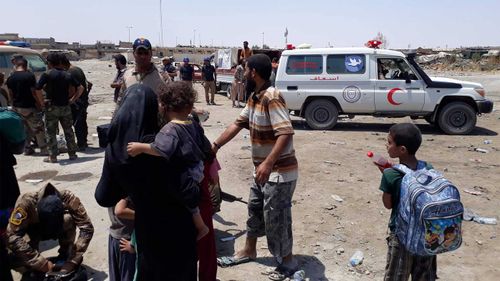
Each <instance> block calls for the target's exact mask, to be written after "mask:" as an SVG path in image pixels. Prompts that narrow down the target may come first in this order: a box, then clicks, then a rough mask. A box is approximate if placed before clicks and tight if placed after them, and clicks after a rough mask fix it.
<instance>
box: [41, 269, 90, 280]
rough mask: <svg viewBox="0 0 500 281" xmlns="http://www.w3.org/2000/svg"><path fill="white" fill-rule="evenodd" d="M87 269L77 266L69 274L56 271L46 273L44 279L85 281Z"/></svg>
mask: <svg viewBox="0 0 500 281" xmlns="http://www.w3.org/2000/svg"><path fill="white" fill-rule="evenodd" d="M87 280H88V276H87V270H86V269H85V267H83V266H79V267H78V268H77V269H76V270H75V271H73V272H71V273H69V274H61V275H59V274H57V272H52V273H47V274H46V275H45V279H44V281H87Z"/></svg>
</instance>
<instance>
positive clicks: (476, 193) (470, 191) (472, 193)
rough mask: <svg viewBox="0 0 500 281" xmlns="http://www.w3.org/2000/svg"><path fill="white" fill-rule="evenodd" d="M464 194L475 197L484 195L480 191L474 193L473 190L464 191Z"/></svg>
mask: <svg viewBox="0 0 500 281" xmlns="http://www.w3.org/2000/svg"><path fill="white" fill-rule="evenodd" d="M464 192H465V193H469V194H471V195H475V196H479V195H481V194H483V193H482V192H480V191H472V190H468V189H464Z"/></svg>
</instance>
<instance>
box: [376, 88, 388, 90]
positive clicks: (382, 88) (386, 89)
mask: <svg viewBox="0 0 500 281" xmlns="http://www.w3.org/2000/svg"><path fill="white" fill-rule="evenodd" d="M378 88H379V89H380V90H387V87H378Z"/></svg>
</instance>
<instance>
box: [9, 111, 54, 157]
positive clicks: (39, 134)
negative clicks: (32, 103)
mask: <svg viewBox="0 0 500 281" xmlns="http://www.w3.org/2000/svg"><path fill="white" fill-rule="evenodd" d="M14 111H15V112H17V113H19V115H21V116H22V118H23V121H24V128H25V130H26V144H25V146H24V147H25V148H28V147H29V146H30V143H31V140H33V138H35V139H36V142H37V144H38V147H40V148H41V149H44V148H45V147H46V146H47V143H46V142H45V124H44V123H43V112H41V111H40V110H38V109H36V108H21V107H14Z"/></svg>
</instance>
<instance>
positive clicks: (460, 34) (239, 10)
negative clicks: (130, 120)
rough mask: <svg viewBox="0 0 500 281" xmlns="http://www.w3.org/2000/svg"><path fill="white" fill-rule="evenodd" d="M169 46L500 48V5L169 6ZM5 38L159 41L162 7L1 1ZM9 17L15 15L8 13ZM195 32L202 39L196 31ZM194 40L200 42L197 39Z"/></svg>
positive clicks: (168, 2)
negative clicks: (376, 42)
mask: <svg viewBox="0 0 500 281" xmlns="http://www.w3.org/2000/svg"><path fill="white" fill-rule="evenodd" d="M162 5H163V9H162V11H163V38H164V39H163V41H164V45H166V46H173V45H175V43H176V42H177V43H179V44H184V45H187V44H189V43H190V40H193V38H194V37H195V36H196V44H199V43H200V41H201V43H202V44H203V45H211V44H212V43H213V44H214V45H222V44H223V45H225V46H239V45H241V42H242V41H244V40H247V41H249V42H250V45H254V44H257V45H262V33H263V32H264V42H265V43H266V44H267V45H270V46H272V47H282V46H284V41H285V39H284V36H283V33H284V31H285V28H286V27H287V28H288V31H289V36H288V41H289V42H290V43H293V44H295V45H298V44H301V43H309V44H312V45H313V46H314V47H325V46H328V45H329V44H330V45H333V46H337V47H343V46H361V45H363V44H364V43H365V42H366V41H367V40H369V39H372V38H373V37H374V36H375V35H376V34H377V32H382V33H383V34H384V35H385V36H386V37H387V39H388V41H389V48H406V47H408V45H410V46H411V47H412V48H416V47H419V46H424V47H442V48H444V47H446V46H448V47H459V46H479V45H494V46H500V28H499V27H500V16H499V11H500V1H498V0H476V1H471V0H468V1H467V0H455V1H452V0H421V1H410V0H399V1H396V0H350V1H347V0H345V1H344V0H342V1H340V0H307V1H285V0H267V1H263V0H253V1H235V0H233V1H231V0H183V1H180V0H178V1H172V0H163V1H162ZM1 6H2V11H3V12H2V16H1V17H0V33H4V32H16V33H20V35H21V36H24V37H54V38H55V39H56V40H58V41H69V42H73V41H74V42H82V43H94V42H95V41H96V40H101V41H111V42H115V43H117V42H118V40H122V41H127V40H128V29H127V28H126V26H133V28H132V29H131V37H132V39H133V38H135V37H146V38H148V39H150V40H151V41H152V43H153V44H155V45H156V44H158V43H159V38H160V8H159V7H160V0H140V1H139V0H136V1H131V0H121V1H110V0H83V1H71V0H66V1H62V0H45V1H40V0H2V4H1ZM6 11H13V12H12V13H7V12H6ZM194 30H196V31H194ZM195 33H196V34H195Z"/></svg>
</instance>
